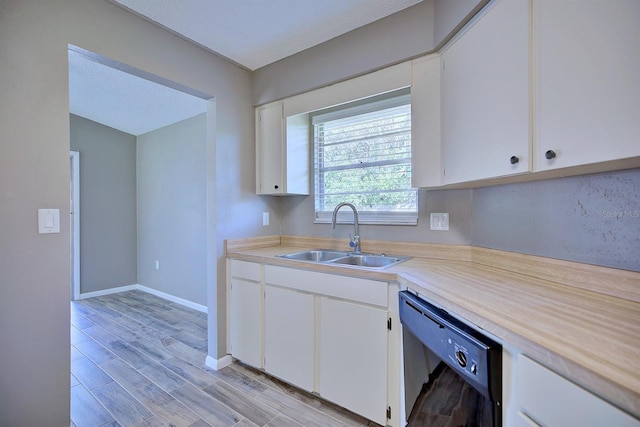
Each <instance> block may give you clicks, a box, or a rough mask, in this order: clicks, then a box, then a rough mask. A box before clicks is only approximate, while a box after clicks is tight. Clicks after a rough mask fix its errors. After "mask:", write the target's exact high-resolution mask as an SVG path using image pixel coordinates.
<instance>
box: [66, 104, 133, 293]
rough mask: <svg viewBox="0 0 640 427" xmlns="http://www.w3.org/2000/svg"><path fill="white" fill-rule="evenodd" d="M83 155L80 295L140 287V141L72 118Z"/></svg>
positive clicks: (72, 131)
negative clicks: (134, 285)
mask: <svg viewBox="0 0 640 427" xmlns="http://www.w3.org/2000/svg"><path fill="white" fill-rule="evenodd" d="M70 134H71V149H72V150H75V151H79V152H80V229H81V233H80V250H81V256H80V293H81V294H84V293H88V292H95V291H101V290H104V289H109V288H115V287H119V286H127V285H133V284H135V283H137V282H136V281H137V263H136V247H137V242H136V137H135V136H133V135H129V134H128V133H124V132H120V131H118V130H116V129H113V128H110V127H107V126H104V125H102V124H100V123H96V122H93V121H91V120H87V119H85V118H82V117H79V116H75V115H71V116H70Z"/></svg>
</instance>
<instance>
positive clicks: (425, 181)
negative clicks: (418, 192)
mask: <svg viewBox="0 0 640 427" xmlns="http://www.w3.org/2000/svg"><path fill="white" fill-rule="evenodd" d="M411 185H412V186H413V187H438V186H440V185H442V154H441V140H440V55H438V54H433V55H428V56H424V57H421V58H417V59H414V60H413V61H412V62H411Z"/></svg>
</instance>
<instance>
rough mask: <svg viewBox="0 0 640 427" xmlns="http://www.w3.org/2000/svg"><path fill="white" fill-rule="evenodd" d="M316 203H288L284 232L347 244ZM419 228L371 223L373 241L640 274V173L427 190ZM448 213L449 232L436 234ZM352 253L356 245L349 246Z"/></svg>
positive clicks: (366, 233)
mask: <svg viewBox="0 0 640 427" xmlns="http://www.w3.org/2000/svg"><path fill="white" fill-rule="evenodd" d="M313 203H314V202H313V197H309V196H293V197H286V198H283V199H282V229H281V234H285V235H297V236H314V237H333V238H338V239H340V238H343V237H344V239H345V245H347V242H348V234H349V233H350V232H352V228H350V227H349V226H347V225H342V226H338V227H336V229H332V228H331V225H330V224H314V223H313V211H314V207H313V206H314V205H313ZM419 211H420V214H419V219H418V225H417V226H393V225H387V226H384V225H363V226H361V227H360V234H361V237H362V240H363V241H366V240H395V241H403V242H420V243H444V244H462V245H468V244H471V245H474V246H479V247H485V248H491V249H500V250H505V251H512V252H519V253H525V254H531V255H538V256H544V257H549V258H557V259H563V260H568V261H577V262H584V263H589V264H595V265H602V266H607V267H615V268H622V269H627V270H634V271H640V169H629V170H623V171H617V172H607V173H599V174H590V175H581V176H574V177H567V178H557V179H548V180H542V181H533V182H525V183H517V184H504V185H495V186H490V187H484V188H475V189H467V190H435V191H431V190H420V191H419ZM431 212H447V213H449V218H450V229H449V231H432V230H430V229H429V214H430V213H431ZM347 249H348V247H347Z"/></svg>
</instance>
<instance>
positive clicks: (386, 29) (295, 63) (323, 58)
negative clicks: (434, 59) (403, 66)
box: [253, 0, 489, 105]
mask: <svg viewBox="0 0 640 427" xmlns="http://www.w3.org/2000/svg"><path fill="white" fill-rule="evenodd" d="M488 1H489V0H424V1H422V2H420V3H418V4H416V5H414V6H411V7H409V8H407V9H404V10H401V11H400V12H397V13H394V14H393V15H390V16H387V17H385V18H382V19H380V20H378V21H376V22H373V23H371V24H369V25H365V26H364V27H361V28H357V29H355V30H353V31H350V32H348V33H346V34H343V35H341V36H338V37H335V38H333V39H331V40H329V41H327V42H325V43H322V44H320V45H317V46H314V47H312V48H309V49H307V50H305V51H302V52H299V53H297V54H295V55H291V56H289V57H287V58H284V59H281V60H280V61H277V62H274V63H272V64H269V65H266V66H264V67H262V68H259V69H257V70H255V72H254V73H253V84H254V87H253V102H254V105H261V104H266V103H268V102H271V101H275V100H278V99H282V98H286V97H288V96H292V95H297V94H300V93H304V92H307V91H309V90H312V89H317V88H319V87H323V86H327V85H330V84H333V83H337V82H340V81H343V80H346V79H349V78H353V77H356V76H359V75H362V74H366V73H369V72H372V71H375V70H377V69H380V68H384V67H386V66H389V65H391V64H395V63H398V62H402V61H406V60H408V59H411V58H414V57H417V56H421V55H425V54H426V53H429V52H431V51H433V50H434V49H435V48H436V46H438V45H439V44H440V43H441V42H442V41H443V38H445V37H446V36H447V35H449V33H450V32H451V31H452V30H453V29H454V28H456V27H457V26H458V24H460V22H461V21H467V20H468V19H470V18H471V16H472V15H470V13H472V12H473V13H475V12H477V11H478V10H479V9H480V7H481V6H482V5H484V4H486V3H487V2H488Z"/></svg>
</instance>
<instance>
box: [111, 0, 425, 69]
mask: <svg viewBox="0 0 640 427" xmlns="http://www.w3.org/2000/svg"><path fill="white" fill-rule="evenodd" d="M110 1H112V2H113V3H115V4H118V5H121V6H122V7H124V8H126V9H128V10H130V11H132V12H134V13H136V14H138V15H141V16H143V17H145V18H147V19H149V20H151V21H152V22H155V23H157V24H159V25H161V26H162V27H165V28H167V29H169V30H171V31H173V32H175V33H177V34H179V35H182V36H183V37H185V38H187V39H189V40H191V41H193V42H195V43H197V44H199V45H201V46H204V47H205V48H207V49H209V50H211V51H214V52H216V53H218V54H220V55H222V56H224V57H226V58H228V59H231V60H232V61H234V62H236V63H238V64H240V65H242V66H244V67H246V68H248V69H250V70H255V69H257V68H260V67H263V66H265V65H268V64H270V63H272V62H275V61H277V60H279V59H282V58H285V57H287V56H290V55H293V54H294V53H297V52H300V51H302V50H305V49H308V48H310V47H312V46H315V45H317V44H320V43H322V42H325V41H327V40H330V39H332V38H334V37H337V36H339V35H341V34H344V33H347V32H349V31H351V30H354V29H356V28H359V27H362V26H364V25H366V24H369V23H371V22H374V21H377V20H379V19H381V18H384V17H385V16H388V15H391V14H393V13H396V12H399V11H400V10H403V9H405V8H407V7H409V6H413V5H415V4H417V3H420V2H421V1H422V0H187V1H176V0H110Z"/></svg>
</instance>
